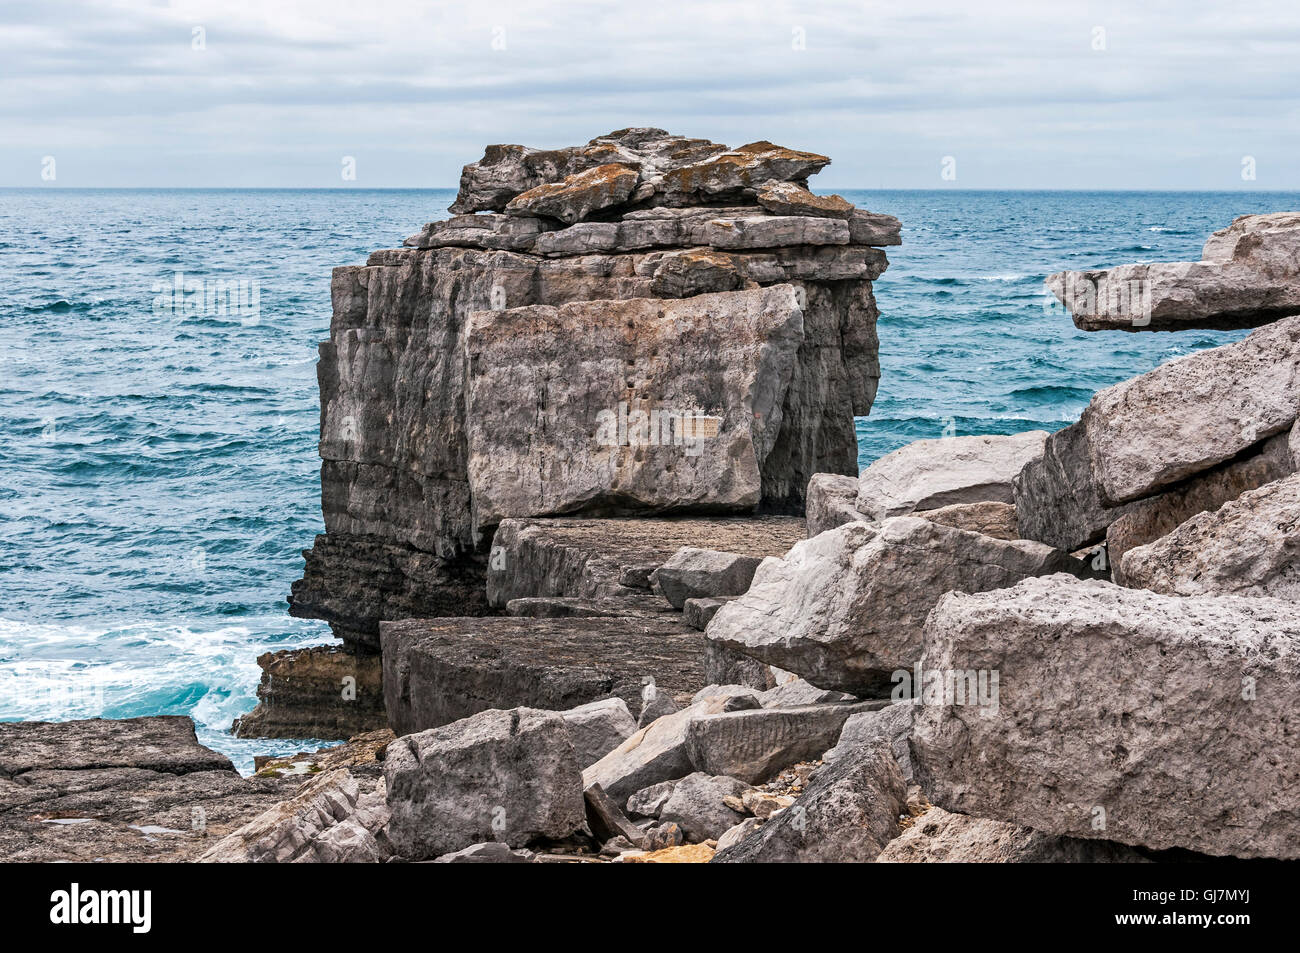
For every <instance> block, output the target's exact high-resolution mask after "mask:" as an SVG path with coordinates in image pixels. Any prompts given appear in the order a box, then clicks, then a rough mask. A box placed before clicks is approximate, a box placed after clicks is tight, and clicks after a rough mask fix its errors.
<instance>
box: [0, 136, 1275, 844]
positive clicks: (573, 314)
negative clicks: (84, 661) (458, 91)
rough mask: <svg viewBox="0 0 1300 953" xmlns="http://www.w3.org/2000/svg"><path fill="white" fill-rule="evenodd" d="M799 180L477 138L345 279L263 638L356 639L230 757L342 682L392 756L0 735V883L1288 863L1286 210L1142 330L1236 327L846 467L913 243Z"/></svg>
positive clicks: (324, 351) (29, 728) (157, 738)
mask: <svg viewBox="0 0 1300 953" xmlns="http://www.w3.org/2000/svg"><path fill="white" fill-rule="evenodd" d="M828 161H829V160H828V159H826V157H823V156H816V155H814V154H811V153H804V152H798V151H795V150H790V149H784V148H781V147H777V146H774V145H772V144H771V143H765V142H764V143H753V144H751V145H748V146H744V147H741V148H739V149H734V150H732V149H728V148H726V147H725V146H722V145H719V144H715V143H710V142H707V141H706V140H698V139H683V138H681V137H675V136H670V135H669V134H667V133H664V132H662V131H661V130H652V129H628V130H622V131H620V132H617V133H613V134H611V135H610V136H605V137H601V138H599V139H596V140H593V141H592V142H591V143H589V144H588V145H586V146H581V147H574V148H570V149H558V150H534V149H528V148H525V147H522V146H493V147H489V149H488V150H487V152H486V154H485V155H484V157H483V159H482V160H480V161H479V162H476V163H472V164H471V165H469V166H466V168H465V171H464V174H463V176H462V181H461V190H460V194H459V196H458V198H457V201H456V204H455V205H454V206H453V209H452V210H453V211H454V212H455V213H457V214H456V216H455V217H454V218H452V219H450V220H448V221H446V222H437V223H434V224H432V225H429V226H427V227H426V228H425V229H424V230H423V231H422V232H420V233H419V234H418V235H417V236H415V237H414V238H412V239H410V240H408V242H407V244H406V246H405V247H404V248H402V249H397V250H393V251H389V252H380V253H377V254H376V255H374V256H372V258H371V261H370V263H369V264H367V265H365V266H361V267H344V268H341V269H339V270H338V271H337V272H336V274H335V280H334V286H333V287H334V307H335V314H334V322H333V324H332V327H331V334H330V340H329V341H327V342H325V343H324V344H323V345H322V346H321V355H322V360H321V364H320V382H321V403H322V425H321V426H322V430H321V443H320V451H321V456H322V460H323V464H322V486H323V493H322V505H323V508H324V511H325V522H326V532H325V533H324V534H323V535H322V536H320V537H318V539H317V540H316V543H315V545H314V546H313V548H312V549H311V550H310V551H308V553H307V568H306V572H305V575H304V577H303V579H302V580H300V581H299V582H298V583H296V584H295V586H294V590H293V595H292V597H291V602H292V608H293V611H294V612H295V613H297V614H302V615H312V616H315V617H318V618H324V619H327V620H329V621H330V622H331V624H332V625H333V626H334V630H335V632H336V634H338V635H339V636H340V637H341V638H342V639H343V641H344V647H343V648H342V649H340V650H338V651H335V650H330V651H328V652H327V651H324V650H307V651H305V652H302V653H301V654H300V655H293V654H284V653H282V654H280V655H278V656H268V657H266V658H265V659H264V660H263V668H264V670H265V671H266V673H267V674H266V678H265V679H264V683H263V690H262V693H261V702H262V704H261V706H260V707H259V710H258V713H257V714H256V715H255V716H250V717H249V718H247V719H245V720H244V725H245V726H246V730H247V731H250V732H251V731H252V730H254V729H256V728H258V726H261V727H262V728H265V730H267V731H268V732H269V731H272V730H273V726H274V725H276V724H284V725H303V724H310V725H322V724H332V725H336V726H338V729H337V730H340V731H343V730H346V729H345V728H344V725H345V721H344V720H343V719H342V716H341V714H340V711H339V705H338V704H337V700H336V699H334V698H331V697H329V692H328V691H327V689H326V686H327V684H328V682H329V681H331V680H333V679H335V678H338V677H340V676H342V675H345V674H353V675H354V685H355V687H356V689H357V690H358V691H359V692H361V695H362V697H363V701H362V704H361V705H360V706H359V707H358V708H357V709H356V710H357V711H359V712H361V711H366V712H371V713H374V712H382V713H383V716H384V718H385V719H386V721H387V724H388V726H389V728H391V731H388V730H377V731H375V730H372V731H369V732H367V733H364V734H360V735H358V736H357V737H355V738H354V739H353V740H352V741H351V742H349V743H348V744H346V745H343V746H341V747H339V748H335V749H329V750H327V751H322V752H316V753H312V754H304V755H300V756H297V757H294V758H280V759H274V760H260V761H259V763H258V771H257V773H256V774H255V775H254V776H253V777H252V778H248V779H244V778H240V777H239V776H238V775H237V774H235V773H234V772H233V770H231V769H230V766H229V762H227V761H226V760H225V759H224V758H222V757H221V756H219V755H216V754H214V753H212V752H209V751H207V750H206V749H203V748H201V746H199V745H198V744H197V742H196V741H195V740H194V738H193V730H192V727H190V726H189V725H188V723H186V722H184V720H183V719H140V720H136V721H133V722H73V723H68V724H66V725H57V726H54V725H0V741H2V742H3V744H0V751H2V752H4V754H3V755H0V846H2V847H3V849H4V852H5V853H6V855H7V856H10V857H13V858H17V859H27V858H31V859H63V858H66V859H79V858H87V857H92V856H102V857H106V858H108V859H123V858H154V859H190V860H200V859H201V860H204V861H261V862H307V861H325V862H395V861H404V862H426V861H431V862H436V863H702V862H711V863H736V862H873V861H879V862H894V863H897V862H998V863H1026V862H1146V861H1153V860H1162V859H1166V858H1169V857H1171V856H1176V857H1178V858H1179V859H1199V858H1213V857H1233V858H1277V859H1297V858H1300V810H1298V809H1297V805H1300V747H1298V743H1297V738H1300V730H1297V728H1298V726H1297V718H1298V717H1300V716H1298V715H1297V712H1300V696H1298V694H1297V692H1298V689H1297V686H1298V685H1300V613H1297V611H1296V599H1297V597H1298V596H1300V586H1298V584H1297V580H1298V579H1300V545H1297V542H1296V539H1297V537H1296V533H1297V525H1300V513H1298V512H1297V509H1298V508H1300V491H1298V490H1297V487H1298V486H1300V484H1297V480H1300V477H1298V476H1296V472H1297V470H1300V437H1297V434H1300V424H1298V423H1297V417H1300V315H1297V316H1291V315H1290V314H1289V313H1283V312H1286V311H1287V308H1288V307H1289V306H1288V305H1286V304H1285V302H1286V300H1287V299H1286V295H1285V294H1284V293H1283V292H1282V291H1280V290H1279V288H1280V287H1281V286H1283V285H1286V286H1287V287H1291V286H1290V285H1287V282H1291V281H1293V278H1291V277H1288V275H1292V276H1293V275H1294V273H1295V272H1294V271H1291V272H1288V271H1287V268H1288V267H1289V264H1288V262H1290V263H1292V264H1293V263H1294V262H1292V261H1291V259H1289V258H1287V252H1286V249H1288V248H1295V247H1300V243H1295V244H1293V243H1292V239H1293V238H1294V230H1295V229H1297V228H1300V216H1297V217H1295V218H1294V220H1293V219H1288V218H1286V217H1278V216H1264V217H1261V218H1263V219H1267V221H1259V222H1255V221H1250V220H1238V222H1236V223H1234V224H1233V226H1232V227H1231V228H1230V229H1228V230H1226V232H1224V233H1218V234H1216V236H1215V237H1213V238H1212V239H1211V241H1210V243H1209V244H1208V245H1207V253H1206V264H1205V266H1204V268H1203V269H1201V270H1200V271H1197V272H1195V275H1196V276H1198V277H1197V281H1204V282H1210V281H1211V280H1213V281H1217V282H1218V283H1217V284H1215V285H1214V287H1215V288H1217V289H1219V291H1217V292H1216V294H1217V295H1218V297H1215V298H1214V299H1213V300H1212V301H1202V302H1200V303H1199V304H1197V305H1196V307H1191V308H1190V310H1184V311H1180V312H1178V313H1176V314H1175V313H1174V312H1172V311H1170V310H1168V309H1169V308H1170V307H1171V306H1170V305H1160V306H1159V307H1157V309H1156V310H1157V314H1158V315H1159V317H1160V324H1159V326H1160V327H1167V328H1174V327H1196V326H1207V322H1219V325H1222V324H1223V323H1227V322H1237V323H1239V324H1243V325H1247V326H1255V325H1258V327H1257V329H1256V330H1254V331H1253V332H1252V333H1251V334H1250V335H1249V336H1246V337H1244V338H1243V339H1241V340H1239V341H1237V342H1235V343H1231V344H1226V345H1223V346H1221V347H1217V348H1213V349H1211V350H1205V351H1200V352H1197V353H1194V354H1191V355H1188V356H1186V357H1182V358H1179V359H1177V360H1175V361H1172V362H1170V363H1169V364H1166V365H1164V366H1162V367H1158V368H1156V369H1155V370H1153V371H1151V372H1150V373H1149V374H1145V375H1143V376H1141V377H1139V378H1136V379H1134V380H1131V381H1126V382H1123V383H1120V384H1117V385H1115V386H1114V387H1111V388H1108V389H1106V390H1104V391H1102V392H1100V393H1098V394H1097V395H1096V396H1095V397H1094V398H1093V400H1092V401H1091V403H1090V404H1089V406H1088V407H1087V409H1086V410H1085V411H1084V413H1083V417H1082V419H1081V420H1080V421H1079V422H1078V423H1076V424H1073V425H1071V426H1069V427H1066V428H1064V429H1063V430H1061V431H1058V432H1057V433H1054V434H1050V435H1049V434H1046V433H1043V432H1030V433H1024V434H1015V435H1009V436H973V437H972V436H959V437H951V438H944V439H940V440H926V441H918V442H917V443H915V444H912V445H909V446H907V447H904V448H901V449H900V450H898V451H896V452H894V453H891V454H889V455H887V456H885V457H883V458H881V459H880V460H878V461H876V462H875V463H873V464H872V465H871V466H869V467H867V468H865V469H864V470H863V471H862V472H861V473H857V467H856V446H855V439H854V434H853V417H854V415H860V414H863V413H865V412H866V411H867V410H868V409H869V407H870V403H871V399H872V397H873V395H874V390H875V381H876V379H877V377H878V374H879V371H878V365H877V363H876V344H875V332H874V320H875V305H874V299H873V297H872V294H871V281H872V280H873V279H874V278H875V277H877V276H878V275H879V273H880V271H881V270H883V268H884V266H885V259H884V255H883V253H882V252H881V251H880V248H879V247H876V246H886V245H892V244H896V243H897V241H898V236H899V226H898V223H897V222H896V221H894V220H892V219H889V218H888V216H880V215H874V214H872V213H867V212H863V211H860V210H857V209H854V208H853V207H852V206H851V205H850V204H849V203H847V202H845V201H844V200H842V199H840V198H839V197H837V196H830V197H826V196H815V195H813V194H812V193H810V192H809V191H808V190H807V187H806V186H807V177H808V176H809V175H811V174H813V173H815V172H817V171H818V170H819V169H821V168H822V167H823V166H825V165H826V163H827V162H828ZM1150 267H1151V268H1152V269H1156V266H1150ZM1215 269H1218V270H1220V271H1222V272H1223V273H1222V274H1221V275H1219V277H1217V278H1215V277H1213V275H1210V272H1213V271H1214V270H1215ZM1156 273H1157V274H1164V272H1161V271H1160V270H1159V269H1156ZM1170 274H1172V272H1171V273H1170ZM1252 274H1254V275H1259V274H1266V275H1267V276H1268V280H1269V281H1271V282H1273V283H1274V284H1272V285H1269V286H1268V287H1267V288H1264V289H1263V290H1258V289H1255V290H1252V289H1253V287H1254V286H1250V288H1247V286H1248V285H1250V282H1251V281H1252V280H1253V279H1251V278H1250V275H1252ZM1207 275H1209V277H1207ZM1171 280H1172V279H1171ZM1261 280H1262V279H1261ZM1198 287H1202V285H1196V284H1192V285H1179V286H1177V287H1176V288H1174V289H1173V290H1171V291H1169V297H1170V300H1172V299H1173V298H1175V297H1178V295H1179V294H1181V292H1180V291H1179V289H1184V290H1185V289H1187V288H1191V289H1192V296H1193V297H1195V295H1196V294H1197V293H1198V292H1196V291H1195V289H1196V288H1198ZM1234 289H1236V291H1234ZM1256 290H1258V293H1255V291H1256ZM1237 291H1239V292H1240V294H1241V295H1242V297H1241V300H1240V301H1236V302H1234V301H1232V300H1228V299H1229V298H1230V297H1231V294H1232V293H1236V292H1237ZM1159 300H1161V301H1164V300H1165V299H1164V298H1161V299H1159ZM1219 325H1212V326H1219ZM665 410H666V411H671V413H670V414H668V417H669V421H668V423H667V427H668V429H667V430H662V429H661V430H657V431H656V433H657V434H658V436H657V437H656V438H655V440H649V439H642V438H643V437H646V436H647V433H646V432H645V431H644V430H641V429H639V428H644V427H649V426H650V420H651V419H654V420H655V421H656V423H655V426H656V427H659V426H660V424H661V423H662V420H661V419H660V418H659V417H655V418H651V417H650V412H651V411H665ZM637 413H639V414H640V416H639V417H637V416H634V415H635V414H637ZM685 421H690V423H689V424H687V423H685ZM609 427H612V428H613V429H612V430H609V429H608V428H609ZM602 428H606V429H605V430H602ZM628 428H633V430H634V431H635V433H636V437H635V439H632V440H628V433H629V430H628ZM665 435H667V439H666V441H665V440H664V439H662V438H664V437H665ZM611 436H612V439H606V438H609V437H611ZM678 437H680V439H677V438H678ZM697 451H698V452H697ZM1111 557H1113V558H1111ZM349 659H351V660H353V661H349ZM295 664H300V665H301V666H302V672H301V673H300V675H295V672H294V666H295ZM349 666H355V667H356V668H357V670H358V671H357V673H353V672H352V671H351V668H350V667H349ZM363 666H364V667H365V668H364V672H366V673H369V674H366V675H365V677H355V675H357V674H359V673H361V672H362V671H363V669H362V667H363ZM295 679H297V681H295ZM314 706H319V709H320V710H319V711H313V710H312V709H313V707H314ZM296 709H305V710H296ZM358 727H359V728H362V727H372V726H370V725H369V724H363V725H360V726H358ZM124 794H125V795H127V796H126V797H123V795H124ZM182 804H183V805H184V809H183V810H182V807H181V805H182ZM195 805H199V806H202V807H203V808H204V810H205V811H206V815H207V821H206V827H204V828H203V830H202V831H198V830H195V829H191V828H190V827H189V826H188V822H187V820H186V818H187V817H188V814H187V813H186V816H185V817H182V816H181V814H182V813H185V812H188V811H189V809H190V808H191V807H194V806H195ZM65 822H66V823H65ZM72 825H82V826H80V827H78V828H77V830H76V832H75V833H71V832H70V831H71V827H72Z"/></svg>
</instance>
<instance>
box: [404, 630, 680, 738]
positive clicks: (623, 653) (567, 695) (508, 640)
mask: <svg viewBox="0 0 1300 953" xmlns="http://www.w3.org/2000/svg"><path fill="white" fill-rule="evenodd" d="M380 631H381V638H382V640H383V666H384V701H385V705H386V707H387V709H388V722H389V725H390V726H391V727H392V729H393V731H394V732H396V733H397V734H409V733H410V732H413V731H422V730H424V729H427V728H436V727H438V726H440V725H445V724H447V723H448V722H452V721H455V720H457V719H459V718H465V717H467V716H469V715H472V714H474V713H475V712H479V711H483V710H484V709H488V708H515V707H520V706H524V707H529V708H541V709H546V710H549V711H566V710H568V709H570V708H574V707H576V706H578V705H585V704H587V703H588V702H593V701H599V700H601V699H607V698H620V699H622V700H623V701H624V702H625V703H627V705H628V706H629V708H630V710H631V711H634V712H638V713H639V712H640V711H641V705H642V691H643V688H644V686H645V685H647V684H650V683H653V684H654V685H656V686H657V690H658V691H659V692H661V693H664V694H667V695H669V696H670V697H671V696H673V695H681V696H685V697H689V696H690V695H691V694H693V693H694V692H695V691H696V690H698V689H699V688H700V687H701V686H702V685H704V684H705V680H704V672H703V669H704V641H705V640H704V637H703V636H702V635H700V633H698V632H696V631H695V630H693V629H690V628H688V627H687V626H686V625H684V624H683V623H682V622H681V617H680V616H677V615H676V614H675V613H670V614H668V615H666V616H664V617H661V618H656V617H653V616H650V617H646V616H638V615H628V616H605V617H569V618H550V619H536V618H526V617H525V618H520V617H514V616H507V617H497V618H457V617H447V618H437V619H406V620H402V621H399V622H385V623H384V624H383V625H382V626H381V627H380Z"/></svg>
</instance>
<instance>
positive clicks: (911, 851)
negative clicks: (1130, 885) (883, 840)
mask: <svg viewBox="0 0 1300 953" xmlns="http://www.w3.org/2000/svg"><path fill="white" fill-rule="evenodd" d="M876 863H878V864H1097V863H1120V864H1142V863H1150V860H1148V858H1146V857H1144V856H1143V855H1142V854H1139V853H1138V852H1137V851H1135V850H1134V849H1133V848H1131V847H1126V846H1125V845H1123V844H1113V843H1111V842H1110V841H1104V840H1082V839H1080V838H1077V837H1056V836H1054V835H1052V834H1044V833H1042V832H1041V831H1036V830H1033V829H1031V828H1028V827H1021V826H1020V825H1018V824H1008V823H1006V822H1005V821H992V820H989V819H988V818H983V817H969V816H968V815H966V814H950V813H948V812H947V811H945V810H944V809H943V808H939V807H932V808H930V810H928V811H926V812H925V813H924V814H922V815H921V816H920V817H918V818H917V819H916V821H915V823H913V824H912V825H911V826H910V827H909V828H907V830H905V831H903V833H902V834H900V835H899V836H898V837H896V838H894V839H893V840H892V841H890V842H889V844H888V845H887V846H886V847H885V849H884V850H882V851H881V852H880V856H879V857H877V858H876Z"/></svg>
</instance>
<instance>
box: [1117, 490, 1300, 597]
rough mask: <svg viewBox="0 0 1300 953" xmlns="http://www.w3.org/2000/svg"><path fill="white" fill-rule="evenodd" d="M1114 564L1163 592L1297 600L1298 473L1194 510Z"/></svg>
mask: <svg viewBox="0 0 1300 953" xmlns="http://www.w3.org/2000/svg"><path fill="white" fill-rule="evenodd" d="M1121 566H1122V567H1123V577H1124V581H1125V584H1126V585H1129V586H1133V587H1134V588H1139V589H1150V590H1152V591H1154V592H1163V593H1167V594H1168V595H1177V596H1199V595H1209V594H1212V593H1232V594H1234V595H1239V596H1274V597H1276V598H1279V599H1289V600H1291V601H1300V473H1298V474H1292V475H1291V476H1288V477H1286V478H1284V479H1281V480H1277V481H1276V482H1273V483H1268V484H1265V485H1264V486H1262V487H1260V488H1259V489H1257V490H1250V491H1248V492H1246V493H1243V494H1242V495H1241V496H1239V497H1238V498H1237V499H1235V500H1230V501H1229V502H1227V503H1224V504H1223V505H1222V506H1221V507H1219V508H1218V509H1217V510H1214V511H1206V512H1202V513H1198V514H1197V515H1196V516H1193V517H1192V518H1191V519H1189V520H1188V521H1187V522H1185V523H1183V524H1182V525H1181V526H1179V527H1177V528H1176V529H1175V530H1173V532H1171V533H1170V534H1169V535H1167V536H1163V537H1161V538H1160V539H1157V540H1156V541H1155V542H1153V543H1148V544H1147V545H1145V546H1138V547H1136V548H1134V549H1130V550H1128V552H1126V553H1125V554H1124V557H1123V559H1122V561H1121Z"/></svg>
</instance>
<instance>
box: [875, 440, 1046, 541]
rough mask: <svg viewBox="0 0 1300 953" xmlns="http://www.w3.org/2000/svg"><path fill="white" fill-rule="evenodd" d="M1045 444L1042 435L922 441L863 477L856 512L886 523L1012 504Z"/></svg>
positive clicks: (887, 456) (882, 461)
mask: <svg viewBox="0 0 1300 953" xmlns="http://www.w3.org/2000/svg"><path fill="white" fill-rule="evenodd" d="M1046 440H1047V432H1046V431H1043V430H1031V431H1029V432H1027V433H1019V434H1013V435H1011V436H1006V437H1002V436H970V437H940V438H939V439H937V440H917V441H915V442H913V443H909V444H908V445H907V446H905V447H900V448H899V449H897V450H895V451H893V452H892V453H887V454H885V456H883V457H881V458H880V459H879V460H876V461H875V462H874V463H872V464H871V465H870V466H869V467H867V468H866V469H865V470H863V471H862V474H861V475H860V476H859V477H858V500H857V508H858V510H859V511H861V512H862V513H865V514H866V515H867V516H869V517H870V518H871V519H884V518H885V517H887V516H901V515H903V514H905V513H913V512H916V511H918V510H936V509H939V508H940V507H943V506H949V505H951V504H954V503H982V502H988V501H992V502H997V503H1011V502H1012V501H1013V497H1012V489H1011V481H1012V480H1013V479H1014V478H1015V476H1016V474H1018V473H1019V472H1020V471H1021V470H1022V469H1024V468H1025V466H1026V465H1028V464H1029V463H1031V462H1032V461H1034V460H1035V459H1037V458H1038V457H1041V456H1042V454H1043V443H1044V441H1046Z"/></svg>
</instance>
